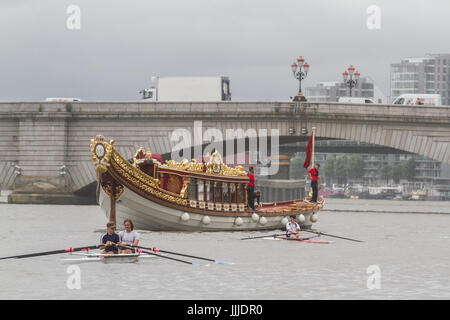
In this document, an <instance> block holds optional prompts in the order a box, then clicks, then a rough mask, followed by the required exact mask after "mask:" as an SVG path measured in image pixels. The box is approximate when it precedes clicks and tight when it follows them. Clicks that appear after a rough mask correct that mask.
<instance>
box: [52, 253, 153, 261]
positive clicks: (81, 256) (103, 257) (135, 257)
mask: <svg viewBox="0 0 450 320" xmlns="http://www.w3.org/2000/svg"><path fill="white" fill-rule="evenodd" d="M71 255H74V256H77V257H71V258H63V259H61V262H62V263H84V262H103V263H136V262H138V261H139V260H140V259H147V258H154V257H156V256H153V255H150V254H140V253H127V254H125V253H119V254H101V253H72V254H71Z"/></svg>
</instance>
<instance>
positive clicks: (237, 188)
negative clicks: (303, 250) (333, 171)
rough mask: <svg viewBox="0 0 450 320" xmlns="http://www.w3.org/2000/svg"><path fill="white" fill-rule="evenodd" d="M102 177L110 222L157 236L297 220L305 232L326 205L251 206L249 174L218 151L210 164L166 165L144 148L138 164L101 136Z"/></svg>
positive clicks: (97, 152)
mask: <svg viewBox="0 0 450 320" xmlns="http://www.w3.org/2000/svg"><path fill="white" fill-rule="evenodd" d="M91 154H92V160H93V162H94V165H95V168H96V172H97V200H98V203H99V204H100V206H101V208H102V209H103V211H104V212H105V214H106V216H107V217H108V218H109V220H110V221H114V222H115V221H116V220H117V219H119V220H120V221H123V220H124V219H127V218H129V219H132V220H133V222H134V225H135V227H136V228H137V229H143V230H154V231H239V230H240V231H244V230H271V229H280V228H284V226H285V225H286V223H287V221H288V217H289V216H290V215H296V216H297V220H298V221H299V223H300V225H301V226H302V228H310V227H311V225H312V223H313V222H315V221H317V217H316V215H315V213H317V212H318V211H319V210H320V209H322V207H323V204H324V200H323V198H319V199H318V202H317V203H311V202H309V200H308V199H296V200H290V201H284V202H273V203H265V204H263V205H262V206H261V207H259V208H258V210H255V211H252V210H250V209H249V208H248V207H247V183H248V181H249V180H248V177H247V173H246V172H245V171H244V170H243V168H242V166H236V167H235V168H232V167H229V166H227V165H226V164H225V163H223V161H222V156H221V155H220V154H219V153H218V152H214V153H213V154H212V155H211V156H210V157H209V158H208V159H207V161H202V162H200V161H199V162H197V161H196V160H195V159H192V160H191V161H188V160H187V159H184V160H183V161H181V162H180V163H176V162H175V161H173V160H169V161H166V162H165V163H164V164H163V163H161V160H162V159H160V157H159V156H155V155H152V153H151V152H150V150H148V151H147V152H146V151H145V150H144V149H143V148H140V149H139V150H138V151H137V152H136V154H135V156H134V158H133V161H132V162H131V161H128V160H126V159H125V158H123V157H122V156H121V155H120V153H119V152H118V151H117V150H116V149H115V148H114V140H111V141H110V142H106V141H105V139H104V138H103V136H101V135H98V136H97V137H96V138H95V139H92V140H91Z"/></svg>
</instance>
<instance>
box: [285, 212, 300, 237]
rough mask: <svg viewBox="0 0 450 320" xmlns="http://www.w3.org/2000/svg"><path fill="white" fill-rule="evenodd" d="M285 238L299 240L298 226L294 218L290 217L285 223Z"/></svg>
mask: <svg viewBox="0 0 450 320" xmlns="http://www.w3.org/2000/svg"><path fill="white" fill-rule="evenodd" d="M286 236H287V237H288V238H300V226H299V225H298V223H297V222H295V216H291V217H290V219H289V222H288V223H286Z"/></svg>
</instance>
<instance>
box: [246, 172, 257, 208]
mask: <svg viewBox="0 0 450 320" xmlns="http://www.w3.org/2000/svg"><path fill="white" fill-rule="evenodd" d="M248 171H249V173H247V176H248V183H247V202H248V207H249V208H250V209H252V210H253V211H255V172H254V171H255V169H254V168H253V167H250V168H249V169H248Z"/></svg>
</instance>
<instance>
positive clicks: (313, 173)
mask: <svg viewBox="0 0 450 320" xmlns="http://www.w3.org/2000/svg"><path fill="white" fill-rule="evenodd" d="M319 168H320V164H318V163H316V165H315V166H314V168H311V169H309V170H308V172H307V173H308V176H309V178H310V179H311V189H312V191H313V194H312V197H311V202H317V196H318V193H319V190H318V179H319Z"/></svg>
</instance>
